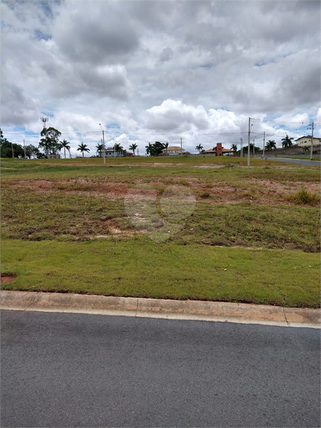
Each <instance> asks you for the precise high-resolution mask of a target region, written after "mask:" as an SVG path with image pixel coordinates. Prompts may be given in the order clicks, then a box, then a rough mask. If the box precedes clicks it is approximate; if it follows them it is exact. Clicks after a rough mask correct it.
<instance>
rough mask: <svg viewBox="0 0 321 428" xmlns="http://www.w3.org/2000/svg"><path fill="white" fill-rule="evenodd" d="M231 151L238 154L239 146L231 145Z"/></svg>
mask: <svg viewBox="0 0 321 428" xmlns="http://www.w3.org/2000/svg"><path fill="white" fill-rule="evenodd" d="M231 150H233V152H234V153H236V152H237V145H236V144H232V145H231Z"/></svg>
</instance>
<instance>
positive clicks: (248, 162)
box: [247, 117, 251, 166]
mask: <svg viewBox="0 0 321 428" xmlns="http://www.w3.org/2000/svg"><path fill="white" fill-rule="evenodd" d="M250 142H251V118H250V117H249V130H248V136H247V166H250V156H251V154H250Z"/></svg>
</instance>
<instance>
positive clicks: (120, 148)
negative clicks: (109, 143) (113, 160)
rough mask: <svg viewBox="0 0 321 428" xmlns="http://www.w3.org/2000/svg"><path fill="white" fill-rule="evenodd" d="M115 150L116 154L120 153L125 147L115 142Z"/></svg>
mask: <svg viewBox="0 0 321 428" xmlns="http://www.w3.org/2000/svg"><path fill="white" fill-rule="evenodd" d="M114 150H115V152H116V156H117V155H118V153H123V152H124V148H123V147H122V146H121V145H120V144H119V143H115V144H114Z"/></svg>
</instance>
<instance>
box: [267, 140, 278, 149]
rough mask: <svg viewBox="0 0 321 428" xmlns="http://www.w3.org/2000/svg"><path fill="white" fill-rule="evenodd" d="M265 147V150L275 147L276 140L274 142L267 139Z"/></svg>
mask: <svg viewBox="0 0 321 428" xmlns="http://www.w3.org/2000/svg"><path fill="white" fill-rule="evenodd" d="M265 149H266V150H273V149H276V142H275V141H274V140H269V141H268V142H267V143H266V146H265Z"/></svg>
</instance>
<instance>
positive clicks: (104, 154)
mask: <svg viewBox="0 0 321 428" xmlns="http://www.w3.org/2000/svg"><path fill="white" fill-rule="evenodd" d="M99 125H100V127H101V132H102V134H103V139H102V144H103V158H104V164H105V163H106V150H105V131H104V130H103V127H102V126H101V123H100V124H99Z"/></svg>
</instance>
